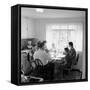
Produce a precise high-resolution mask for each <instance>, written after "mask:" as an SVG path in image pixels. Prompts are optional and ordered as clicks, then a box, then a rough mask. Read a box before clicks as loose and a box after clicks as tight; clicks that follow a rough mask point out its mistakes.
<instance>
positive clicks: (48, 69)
mask: <svg viewBox="0 0 90 90" xmlns="http://www.w3.org/2000/svg"><path fill="white" fill-rule="evenodd" d="M44 45H45V44H44V43H41V42H39V43H38V50H37V51H36V52H35V53H34V56H33V57H34V60H35V59H40V60H41V62H42V63H43V74H44V76H45V77H44V79H49V80H52V79H53V72H54V66H53V64H52V63H50V61H52V59H51V57H50V55H49V54H48V53H47V52H46V51H45V50H44Z"/></svg>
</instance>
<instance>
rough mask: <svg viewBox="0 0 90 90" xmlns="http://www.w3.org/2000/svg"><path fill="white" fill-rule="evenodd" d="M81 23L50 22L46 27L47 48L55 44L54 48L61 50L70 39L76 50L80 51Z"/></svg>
mask: <svg viewBox="0 0 90 90" xmlns="http://www.w3.org/2000/svg"><path fill="white" fill-rule="evenodd" d="M82 35H83V25H82V24H81V23H74V24H50V25H47V28H46V40H47V48H48V49H50V48H52V44H54V45H55V48H56V50H59V51H63V49H64V48H65V47H67V45H68V42H69V41H72V42H73V44H74V47H75V49H76V50H77V51H82V40H83V39H82V37H83V36H82Z"/></svg>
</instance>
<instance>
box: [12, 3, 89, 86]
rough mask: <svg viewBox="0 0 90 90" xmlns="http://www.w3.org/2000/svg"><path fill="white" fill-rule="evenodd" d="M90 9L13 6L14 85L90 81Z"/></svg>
mask: <svg viewBox="0 0 90 90" xmlns="http://www.w3.org/2000/svg"><path fill="white" fill-rule="evenodd" d="M87 43H88V9H87V8H77V7H58V6H44V5H25V4H17V5H14V6H12V7H11V83H13V84H16V85H27V84H30V85H32V84H49V83H50V84H51V83H63V82H64V83H66V82H81V81H88V44H87Z"/></svg>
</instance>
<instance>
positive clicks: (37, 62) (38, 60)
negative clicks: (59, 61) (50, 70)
mask: <svg viewBox="0 0 90 90" xmlns="http://www.w3.org/2000/svg"><path fill="white" fill-rule="evenodd" d="M35 62H36V65H37V66H43V63H42V62H41V60H40V59H35Z"/></svg>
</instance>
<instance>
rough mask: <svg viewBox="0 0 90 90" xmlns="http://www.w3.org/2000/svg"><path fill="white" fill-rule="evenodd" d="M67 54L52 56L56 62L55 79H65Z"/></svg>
mask: <svg viewBox="0 0 90 90" xmlns="http://www.w3.org/2000/svg"><path fill="white" fill-rule="evenodd" d="M64 57H65V55H62V56H59V57H55V58H52V59H53V61H52V62H53V63H54V80H62V79H63V69H64V66H65V64H66V62H65V59H64Z"/></svg>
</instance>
